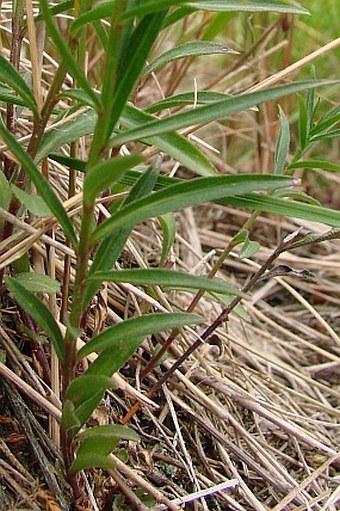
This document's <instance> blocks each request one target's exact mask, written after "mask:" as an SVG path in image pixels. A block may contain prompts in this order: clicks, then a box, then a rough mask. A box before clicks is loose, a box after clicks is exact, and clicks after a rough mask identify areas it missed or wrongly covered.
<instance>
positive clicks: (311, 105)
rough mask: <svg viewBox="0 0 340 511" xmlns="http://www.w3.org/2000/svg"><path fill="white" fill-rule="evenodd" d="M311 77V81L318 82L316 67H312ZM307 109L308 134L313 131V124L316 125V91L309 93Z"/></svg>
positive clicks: (311, 90)
mask: <svg viewBox="0 0 340 511" xmlns="http://www.w3.org/2000/svg"><path fill="white" fill-rule="evenodd" d="M309 77H310V79H311V80H316V74H315V67H314V66H312V67H311V70H310V74H309ZM306 109H307V122H308V132H309V131H310V130H311V129H312V127H313V124H314V110H315V89H310V90H309V91H308V93H307V100H306Z"/></svg>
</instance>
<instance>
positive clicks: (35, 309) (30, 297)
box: [6, 277, 64, 360]
mask: <svg viewBox="0 0 340 511" xmlns="http://www.w3.org/2000/svg"><path fill="white" fill-rule="evenodd" d="M6 285H7V287H8V289H9V290H10V291H11V293H13V295H14V297H15V299H16V300H17V302H18V303H19V305H20V307H22V308H23V309H24V310H25V311H26V312H28V314H29V315H30V316H31V317H32V318H33V319H34V321H36V322H37V323H38V325H40V326H41V328H42V329H43V330H45V332H46V333H47V334H48V336H49V338H50V340H51V342H52V343H53V346H54V349H55V351H56V353H57V355H58V358H59V359H60V360H63V358H64V341H63V336H62V335H61V332H60V330H59V327H58V325H57V322H56V320H55V319H54V317H53V316H52V314H51V312H50V311H49V309H48V308H47V307H46V305H45V304H44V303H43V302H42V301H41V300H40V299H39V298H38V297H37V296H35V295H34V294H33V293H31V292H30V291H28V290H27V289H26V288H25V287H24V286H23V285H22V284H20V283H19V282H18V281H17V280H16V279H15V278H13V277H7V278H6Z"/></svg>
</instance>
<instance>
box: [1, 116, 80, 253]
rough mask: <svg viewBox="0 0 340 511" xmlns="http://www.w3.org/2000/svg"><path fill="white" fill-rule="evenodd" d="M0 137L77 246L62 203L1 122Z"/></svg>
mask: <svg viewBox="0 0 340 511" xmlns="http://www.w3.org/2000/svg"><path fill="white" fill-rule="evenodd" d="M0 136H1V137H2V139H3V141H4V142H5V143H6V144H7V147H8V148H9V149H10V151H11V152H12V153H13V155H14V156H15V157H16V159H17V160H18V162H19V163H20V164H21V165H22V166H23V168H24V170H25V171H26V172H27V174H28V175H29V177H30V179H31V180H32V181H33V183H34V184H35V187H36V189H37V192H38V193H39V195H40V197H42V199H43V200H44V201H45V203H46V205H47V206H48V207H49V208H50V210H51V211H52V212H53V214H54V215H55V217H56V218H57V220H58V221H59V222H60V224H61V226H62V227H63V229H64V232H65V235H66V236H67V237H68V238H69V240H70V241H71V242H72V243H73V244H76V242H77V240H76V235H75V233H74V230H73V227H72V224H71V222H70V219H69V218H68V216H67V213H66V211H65V209H64V207H63V205H62V203H61V202H60V200H59V199H58V197H57V196H56V194H55V193H54V191H53V190H52V188H51V186H50V184H49V183H48V181H47V180H46V179H45V177H44V176H43V175H42V174H41V172H40V171H39V169H38V168H37V167H36V165H35V164H34V162H33V161H32V159H31V157H30V155H29V154H28V153H27V152H26V151H25V149H24V148H23V147H22V146H21V145H20V144H19V142H18V141H17V140H16V138H15V137H14V136H13V135H12V133H10V132H9V131H8V130H7V129H6V128H5V126H4V125H3V123H2V122H0Z"/></svg>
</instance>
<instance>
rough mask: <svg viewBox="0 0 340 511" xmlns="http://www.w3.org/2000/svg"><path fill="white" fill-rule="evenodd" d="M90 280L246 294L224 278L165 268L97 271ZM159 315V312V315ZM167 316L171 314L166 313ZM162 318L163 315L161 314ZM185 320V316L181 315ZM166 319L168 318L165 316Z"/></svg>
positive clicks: (238, 294)
mask: <svg viewBox="0 0 340 511" xmlns="http://www.w3.org/2000/svg"><path fill="white" fill-rule="evenodd" d="M89 280H90V281H91V280H93V281H96V282H98V283H101V282H115V283H120V282H126V283H129V284H134V285H136V286H166V287H169V288H172V289H175V288H177V289H178V288H180V289H183V288H190V289H205V290H208V291H215V292H216V293H225V294H232V295H236V296H243V297H244V296H245V295H244V294H243V293H241V292H240V291H239V290H238V289H237V288H235V287H234V286H231V285H230V284H228V283H227V282H225V281H224V280H221V279H218V278H214V279H209V278H207V277H201V276H199V275H192V274H191V273H185V272H181V271H173V270H165V269H163V268H148V269H140V268H133V269H129V270H112V271H104V272H96V273H94V274H92V275H91V276H89ZM157 316H159V314H158V315H157ZM165 316H166V317H168V316H169V315H168V314H166V315H165ZM159 317H160V318H161V316H159ZM181 317H182V318H183V320H184V319H185V318H184V316H181ZM164 320H166V318H164Z"/></svg>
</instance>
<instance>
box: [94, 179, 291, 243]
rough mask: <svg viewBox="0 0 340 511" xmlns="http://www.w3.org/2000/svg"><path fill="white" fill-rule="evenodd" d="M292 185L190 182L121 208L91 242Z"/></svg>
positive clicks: (245, 181) (275, 181)
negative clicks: (162, 217) (193, 209)
mask: <svg viewBox="0 0 340 511" xmlns="http://www.w3.org/2000/svg"><path fill="white" fill-rule="evenodd" d="M294 183H295V182H294V180H292V179H290V178H286V177H281V176H265V175H254V174H250V175H248V174H243V175H239V176H216V177H201V178H197V179H191V180H188V181H185V182H183V183H178V184H175V185H172V186H169V187H168V188H166V189H164V190H159V191H157V192H155V193H153V194H152V195H150V196H149V197H145V198H142V199H139V200H137V201H134V202H133V203H132V204H130V205H128V206H126V207H124V208H122V209H121V210H120V211H118V212H117V213H115V214H114V215H113V216H112V217H111V218H109V219H108V220H106V221H105V222H103V223H102V224H101V225H99V226H98V227H97V229H96V230H95V231H94V233H93V239H94V241H96V240H99V239H100V238H103V237H105V236H108V235H109V234H110V233H111V232H112V231H113V229H117V228H118V227H121V226H126V225H130V226H133V225H135V224H137V223H140V222H143V221H144V220H147V219H149V218H151V217H155V216H159V215H163V214H164V213H169V212H170V211H177V210H179V209H183V208H187V207H189V206H194V205H196V204H202V203H204V202H208V201H213V200H217V199H221V198H223V197H228V196H231V195H240V194H243V193H248V192H251V191H257V190H270V189H275V188H280V187H284V186H292V185H294Z"/></svg>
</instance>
